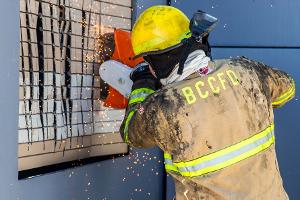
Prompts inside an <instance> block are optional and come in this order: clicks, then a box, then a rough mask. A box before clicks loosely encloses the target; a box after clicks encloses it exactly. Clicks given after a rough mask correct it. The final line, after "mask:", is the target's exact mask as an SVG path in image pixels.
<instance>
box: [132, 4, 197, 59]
mask: <svg viewBox="0 0 300 200" xmlns="http://www.w3.org/2000/svg"><path fill="white" fill-rule="evenodd" d="M189 24H190V21H189V19H188V18H187V16H186V15H185V14H184V13H183V12H181V11H180V10H179V9H177V8H174V7H172V6H164V5H156V6H152V7H150V8H148V9H146V10H145V11H144V12H143V13H142V14H141V15H140V16H139V18H138V19H137V21H136V23H135V24H134V27H133V29H132V32H131V42H132V46H133V50H134V53H135V55H136V56H135V57H140V56H145V55H150V54H158V53H163V52H166V51H169V50H171V49H174V48H176V47H178V46H179V45H180V44H181V42H182V40H183V39H185V38H189V37H191V31H190V29H189Z"/></svg>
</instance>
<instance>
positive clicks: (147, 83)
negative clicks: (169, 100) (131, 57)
mask: <svg viewBox="0 0 300 200" xmlns="http://www.w3.org/2000/svg"><path fill="white" fill-rule="evenodd" d="M130 79H131V80H132V81H133V86H132V90H134V89H138V88H142V87H143V88H150V89H152V90H158V89H160V88H161V83H160V82H159V80H158V79H157V78H155V77H154V76H153V75H152V73H151V72H150V68H149V64H148V63H147V62H141V63H139V64H138V65H137V66H136V67H135V68H134V69H133V71H132V72H131V73H130Z"/></svg>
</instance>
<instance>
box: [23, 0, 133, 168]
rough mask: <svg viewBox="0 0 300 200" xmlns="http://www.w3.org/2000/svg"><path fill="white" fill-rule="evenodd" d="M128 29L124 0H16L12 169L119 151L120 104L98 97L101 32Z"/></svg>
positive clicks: (128, 15) (122, 146)
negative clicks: (15, 122) (17, 43)
mask: <svg viewBox="0 0 300 200" xmlns="http://www.w3.org/2000/svg"><path fill="white" fill-rule="evenodd" d="M113 28H122V29H125V30H130V28H131V1H130V0H118V1H117V0H103V1H100V0H20V43H21V45H20V55H21V56H20V67H19V81H20V82H19V85H20V87H19V171H22V170H28V169H32V168H37V167H42V166H47V165H52V164H57V163H62V162H67V161H72V160H78V159H83V158H89V157H93V156H101V155H110V154H116V153H124V152H126V151H127V146H126V144H124V143H123V142H122V139H121V137H120V135H119V133H118V129H119V126H120V123H121V120H122V119H123V115H124V110H113V109H109V108H105V107H104V106H103V104H102V102H101V101H100V100H99V98H100V77H99V73H98V71H99V66H100V64H101V63H102V62H103V59H101V49H102V46H101V44H102V42H101V37H100V36H101V35H102V34H103V33H107V32H112V31H113Z"/></svg>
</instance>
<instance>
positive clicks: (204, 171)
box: [180, 137, 275, 177]
mask: <svg viewBox="0 0 300 200" xmlns="http://www.w3.org/2000/svg"><path fill="white" fill-rule="evenodd" d="M274 140H275V138H274V137H272V139H271V140H269V141H268V142H267V143H264V144H263V145H261V146H258V147H256V148H255V149H253V150H250V151H248V152H247V153H245V154H242V155H241V156H238V157H235V158H233V159H230V160H227V161H225V162H223V163H220V164H217V165H213V166H211V167H207V168H204V169H202V170H198V171H194V172H180V174H181V175H182V176H189V177H194V176H201V175H203V174H207V173H210V172H213V171H217V170H220V169H223V168H225V167H228V166H230V165H233V164H235V163H238V162H240V161H242V160H245V159H247V158H249V157H251V156H253V155H255V154H257V153H259V152H261V151H263V150H265V149H267V148H268V147H270V146H271V145H272V144H273V143H274Z"/></svg>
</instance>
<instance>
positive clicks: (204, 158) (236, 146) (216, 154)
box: [176, 124, 274, 167]
mask: <svg viewBox="0 0 300 200" xmlns="http://www.w3.org/2000/svg"><path fill="white" fill-rule="evenodd" d="M273 130H274V124H271V125H270V126H269V127H267V128H266V129H265V130H263V131H262V132H260V133H257V134H255V135H253V136H252V137H250V138H248V139H246V140H244V141H242V142H239V143H237V144H234V145H232V146H229V147H227V148H224V149H222V150H219V151H217V152H214V153H211V154H208V155H206V156H202V157H200V158H198V159H195V160H192V161H187V162H178V163H176V166H177V167H186V166H193V165H196V164H198V163H200V162H204V161H207V160H211V159H213V158H215V157H219V156H222V155H224V154H227V153H230V152H232V151H235V150H237V149H240V148H241V147H243V146H246V145H248V144H250V143H252V142H254V141H256V140H258V139H259V138H262V137H264V136H266V135H267V134H268V133H269V132H270V131H273Z"/></svg>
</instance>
